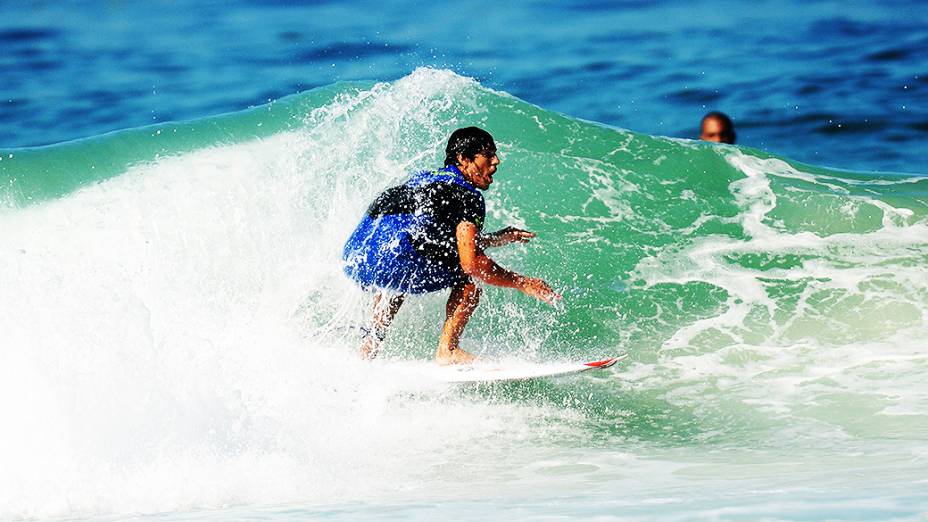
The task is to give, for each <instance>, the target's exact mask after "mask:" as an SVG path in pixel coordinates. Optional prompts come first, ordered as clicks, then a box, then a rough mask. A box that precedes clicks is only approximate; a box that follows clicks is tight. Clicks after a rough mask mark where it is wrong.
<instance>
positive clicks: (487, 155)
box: [445, 127, 499, 190]
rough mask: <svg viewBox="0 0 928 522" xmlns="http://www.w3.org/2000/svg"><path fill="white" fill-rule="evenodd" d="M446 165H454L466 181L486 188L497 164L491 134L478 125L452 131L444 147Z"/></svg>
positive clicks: (491, 180)
mask: <svg viewBox="0 0 928 522" xmlns="http://www.w3.org/2000/svg"><path fill="white" fill-rule="evenodd" d="M448 165H454V166H456V167H457V168H458V170H460V171H461V174H464V178H465V179H466V180H467V181H469V182H471V183H472V184H473V185H474V186H475V187H477V188H478V189H480V190H486V189H487V188H488V187H489V186H490V184H491V183H493V174H494V173H495V172H496V166H497V165H499V157H498V156H497V155H496V143H495V142H494V141H493V136H491V135H490V133H489V132H487V131H485V130H483V129H481V128H479V127H465V128H463V129H458V130H456V131H454V132H453V133H451V137H450V138H448V146H447V147H445V166H448Z"/></svg>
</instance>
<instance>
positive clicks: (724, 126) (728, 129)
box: [700, 111, 737, 143]
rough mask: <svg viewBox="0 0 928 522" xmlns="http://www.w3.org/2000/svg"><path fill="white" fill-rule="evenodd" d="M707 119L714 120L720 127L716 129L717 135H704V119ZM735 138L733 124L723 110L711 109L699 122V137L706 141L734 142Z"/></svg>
mask: <svg viewBox="0 0 928 522" xmlns="http://www.w3.org/2000/svg"><path fill="white" fill-rule="evenodd" d="M708 120H715V121H717V122H718V123H719V126H720V127H721V128H720V129H718V130H719V134H718V135H717V136H705V132H706V121H708ZM736 138H737V136H736V135H735V124H734V123H732V121H731V118H729V117H728V115H727V114H725V113H724V112H719V111H712V112H710V113H708V114H706V115H705V116H703V117H702V121H701V122H700V139H703V140H706V141H719V142H721V143H734V142H735V139H736Z"/></svg>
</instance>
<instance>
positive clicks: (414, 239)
mask: <svg viewBox="0 0 928 522" xmlns="http://www.w3.org/2000/svg"><path fill="white" fill-rule="evenodd" d="M499 163H500V158H499V156H498V155H497V153H496V143H495V142H494V141H493V137H492V136H491V135H490V133H488V132H486V131H485V130H483V129H480V128H478V127H467V128H462V129H458V130H456V131H454V132H453V133H452V134H451V137H450V138H449V139H448V145H447V147H446V148H445V166H444V167H443V168H441V169H439V170H436V171H426V172H420V173H418V174H415V175H413V176H412V177H411V178H410V179H409V181H407V182H406V183H404V184H402V185H399V186H396V187H392V188H389V189H387V190H385V191H384V192H383V193H381V194H380V195H379V196H377V198H376V199H375V200H374V202H373V203H372V204H371V205H370V207H368V209H367V212H366V213H365V215H364V216H363V217H362V219H361V222H360V223H359V224H358V226H357V228H355V230H354V232H353V233H352V234H351V237H350V238H349V239H348V242H347V243H346V244H345V250H344V255H343V258H344V260H345V273H346V274H348V276H349V277H351V278H352V279H353V280H355V281H356V282H357V283H358V284H360V285H361V287H362V288H364V289H367V290H372V291H374V292H375V295H374V308H373V317H372V324H371V328H370V329H369V330H368V331H367V332H366V335H365V337H364V340H363V341H362V343H361V354H362V356H364V357H367V358H373V357H376V355H377V352H378V351H379V350H380V346H381V344H382V343H383V340H384V337H385V336H386V333H387V329H388V328H389V326H390V323H391V322H392V321H393V318H394V317H395V316H396V313H397V312H398V311H399V309H400V306H402V304H403V301H404V299H405V297H406V294H424V293H428V292H436V291H439V290H444V289H447V288H450V289H451V294H450V295H449V296H448V303H447V305H446V307H445V324H444V326H443V328H442V332H441V338H440V340H439V342H438V350H437V352H436V353H435V359H436V360H437V361H438V362H439V363H440V364H455V363H467V362H471V361H473V360H474V359H475V356H474V355H472V354H470V353H468V352H466V351H464V350H462V349H461V348H460V346H459V341H460V338H461V334H462V333H463V331H464V327H465V326H466V325H467V321H468V320H469V319H470V317H471V315H472V314H473V313H474V310H475V309H476V308H477V305H478V304H479V301H480V287H478V286H477V281H478V280H479V281H482V282H484V283H487V284H491V285H494V286H502V287H506V288H515V289H517V290H520V291H522V292H524V293H526V294H528V295H530V296H532V297H535V298H537V299H539V300H541V301H544V302H546V303H548V304H553V303H554V301H556V300H558V299H560V298H561V296H560V295H558V294H557V293H555V292H554V291H553V290H552V289H551V287H550V286H548V284H547V283H545V282H544V281H542V280H541V279H538V278H534V277H527V276H524V275H520V274H517V273H515V272H512V271H509V270H506V269H505V268H503V267H501V266H499V265H498V264H496V262H494V261H493V260H492V259H490V258H489V257H487V255H486V254H485V253H484V250H485V249H487V248H492V247H499V246H503V245H507V244H511V243H526V242H528V241H529V240H530V239H531V238H533V237H535V234H533V233H531V232H528V231H526V230H521V229H518V228H515V227H506V228H504V229H502V230H499V231H497V232H493V233H489V234H484V233H482V229H483V222H484V217H485V214H486V208H485V206H484V200H483V195H482V194H481V192H480V191H482V190H486V189H487V188H489V186H490V184H491V183H493V175H494V174H495V173H496V168H497V166H498V165H499Z"/></svg>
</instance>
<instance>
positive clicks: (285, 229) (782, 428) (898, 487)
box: [0, 69, 928, 520]
mask: <svg viewBox="0 0 928 522" xmlns="http://www.w3.org/2000/svg"><path fill="white" fill-rule="evenodd" d="M467 125H480V126H483V127H485V128H487V129H488V130H489V131H490V132H491V133H492V134H493V135H494V136H495V137H496V139H497V142H498V144H499V146H500V155H501V157H502V164H501V166H500V169H499V173H498V175H497V176H496V180H495V183H494V186H493V187H492V189H491V190H489V191H488V192H487V193H486V196H487V202H488V224H487V228H488V229H490V230H494V229H497V228H502V227H503V226H506V225H515V226H522V227H525V228H527V229H529V230H532V231H535V232H537V233H538V238H537V240H535V241H534V242H532V243H530V244H528V245H524V246H516V247H510V248H509V249H508V250H506V249H501V250H499V251H496V252H494V254H495V256H496V258H497V259H499V260H500V262H501V264H504V265H505V266H508V267H511V268H513V269H515V270H518V271H524V272H526V273H529V274H534V275H538V276H541V277H543V278H545V279H546V280H549V281H550V282H551V283H552V285H553V286H554V287H555V288H556V289H558V290H559V291H561V292H563V293H564V296H565V297H564V301H563V305H562V306H559V307H557V308H549V307H546V306H545V305H543V304H540V303H536V302H534V301H532V300H530V299H529V298H527V297H525V296H523V295H518V294H516V293H514V292H511V291H507V290H503V289H494V288H487V289H486V292H485V293H484V299H483V302H482V303H481V306H480V309H479V311H478V312H477V315H476V316H475V318H474V320H473V321H472V322H471V325H470V326H469V328H468V331H467V332H466V334H465V341H464V345H465V347H467V348H468V349H470V350H473V351H475V352H477V353H478V354H481V355H483V356H484V357H487V358H494V359H502V360H505V359H511V360H516V359H519V360H522V359H528V360H532V361H539V362H543V361H563V360H568V359H586V358H597V357H604V356H609V355H617V354H619V353H624V352H628V353H629V354H630V356H629V358H628V359H627V360H626V361H624V362H623V363H620V364H619V365H618V366H616V367H615V368H614V369H613V370H610V371H604V372H600V373H590V374H584V375H582V376H577V377H570V378H564V379H559V380H552V381H534V382H528V383H513V384H503V385H497V386H458V385H446V384H439V383H436V382H433V381H429V380H428V379H419V378H417V375H418V374H417V373H416V371H415V368H416V367H417V366H416V365H417V364H426V361H428V360H429V358H430V357H431V356H432V353H433V350H434V347H435V345H436V343H437V338H438V332H439V328H440V322H441V318H442V314H443V312H442V310H443V306H444V299H445V297H446V296H445V295H430V296H425V297H422V298H416V299H409V300H408V301H407V305H406V307H405V308H404V310H403V311H402V312H401V313H400V316H399V318H398V320H397V323H396V325H395V328H394V330H393V331H392V332H391V334H390V337H389V338H388V342H387V345H386V347H385V351H384V357H382V358H381V359H380V360H377V361H374V362H363V361H361V360H359V359H358V358H357V357H356V348H357V345H358V338H357V333H356V327H357V326H358V325H360V324H363V321H364V318H365V315H366V313H367V310H368V308H369V306H370V303H369V298H368V296H366V295H365V294H364V293H363V292H362V291H360V290H359V289H357V288H356V287H355V286H354V285H353V284H352V283H351V282H350V281H349V280H347V279H346V278H345V277H344V276H343V275H342V272H341V263H340V261H339V257H340V254H341V249H342V245H343V243H344V241H345V239H346V238H347V236H348V235H349V233H350V232H351V230H352V228H353V227H354V225H355V224H356V222H357V220H358V218H359V217H360V216H361V214H362V212H363V211H364V209H365V208H366V207H367V205H368V204H369V203H370V201H371V200H372V199H373V198H374V197H375V196H376V194H377V193H379V191H381V190H383V189H384V188H386V187H388V186H391V185H395V184H398V183H400V182H402V181H403V180H404V179H406V177H407V176H408V175H409V173H411V172H413V171H415V170H419V169H425V168H432V167H435V166H437V165H438V164H439V163H440V159H441V157H442V154H441V150H442V149H443V147H444V144H445V141H446V140H447V137H448V135H449V134H450V132H451V131H452V130H454V129H455V128H458V127H461V126H467ZM2 156H3V159H2V160H0V200H2V201H3V202H4V206H3V207H2V208H0V267H2V270H0V295H2V298H0V419H2V429H0V463H2V465H0V518H3V519H32V518H52V517H67V518H89V517H110V516H113V517H119V518H125V517H129V516H137V515H154V518H155V519H158V520H177V519H184V520H187V519H189V518H210V517H219V518H223V517H230V518H236V519H257V518H264V519H266V518H273V519H279V520H289V519H293V520H301V519H306V518H309V517H320V518H322V517H325V518H333V519H346V520H352V519H357V518H365V517H374V516H381V515H383V514H384V513H385V512H389V513H392V514H393V515H395V516H397V517H407V518H423V519H434V518H435V517H437V516H441V517H448V518H456V519H485V518H487V517H491V518H541V517H552V518H559V517H563V518H576V517H603V518H617V519H642V518H654V517H659V518H661V519H665V520H689V519H692V518H710V519H730V518H738V517H742V518H751V519H762V518H764V517H767V518H768V519H822V518H838V519H859V520H873V519H898V520H917V519H921V518H922V517H926V516H928V479H926V477H928V464H926V463H928V445H926V440H928V386H926V385H925V381H926V379H925V375H926V371H928V284H926V281H928V268H926V266H928V263H926V262H928V178H925V177H921V176H901V175H899V176H896V175H877V174H869V173H853V172H839V171H832V170H827V169H822V168H818V167H811V166H806V165H801V164H797V163H794V162H790V161H789V160H788V159H785V158H777V157H772V156H770V155H769V154H766V153H763V152H760V151H757V150H752V149H748V148H737V147H732V146H712V145H708V144H704V143H696V142H690V141H686V140H673V139H666V138H659V137H652V136H647V135H641V134H636V133H633V132H629V131H625V130H620V129H614V128H609V127H604V126H600V125H597V124H593V123H589V122H586V121H582V120H576V119H572V118H569V117H567V116H563V115H560V114H557V113H553V112H549V111H546V110H544V109H542V108H539V107H536V106H533V105H530V104H527V103H524V102H522V101H521V100H519V99H517V98H515V97H512V96H510V95H508V94H505V93H500V92H496V91H493V90H490V89H487V88H484V87H482V86H481V85H479V84H478V83H476V82H475V81H473V80H470V79H467V78H462V77H460V76H456V75H455V74H453V73H450V72H448V71H440V70H432V69H419V70H417V71H415V72H414V73H412V74H411V75H409V76H407V77H404V78H402V79H400V80H398V81H396V82H393V83H376V84H375V83H352V84H336V85H332V86H328V87H325V88H322V89H318V90H314V91H309V92H306V93H302V94H299V95H295V96H293V97H290V98H287V99H284V100H281V101H279V102H275V103H274V104H270V105H267V106H262V107H257V108H255V109H253V110H251V111H246V112H243V113H236V114H231V115H226V116H223V117H217V118H211V119H206V120H198V121H194V122H188V123H181V124H173V123H169V124H162V125H158V126H154V127H147V128H143V129H134V130H129V131H124V132H119V133H114V134H109V135H104V136H99V137H96V138H92V139H88V140H83V141H77V142H70V143H66V144H62V145H57V146H51V147H44V148H35V149H17V150H12V151H3V152H2ZM406 361H413V362H406ZM212 510H220V511H212ZM385 510H389V511H385ZM185 517H188V518H185Z"/></svg>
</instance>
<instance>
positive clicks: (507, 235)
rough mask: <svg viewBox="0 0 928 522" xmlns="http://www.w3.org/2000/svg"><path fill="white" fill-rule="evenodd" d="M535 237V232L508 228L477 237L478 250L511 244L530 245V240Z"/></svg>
mask: <svg viewBox="0 0 928 522" xmlns="http://www.w3.org/2000/svg"><path fill="white" fill-rule="evenodd" d="M533 237H535V234H534V233H533V232H529V231H528V230H522V229H521V228H516V227H506V228H504V229H502V230H497V231H496V232H491V233H489V234H481V235H480V236H478V237H477V248H478V249H481V250H482V249H484V248H495V247H500V246H504V245H509V244H511V243H528V242H529V240H530V239H532V238H533Z"/></svg>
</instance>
